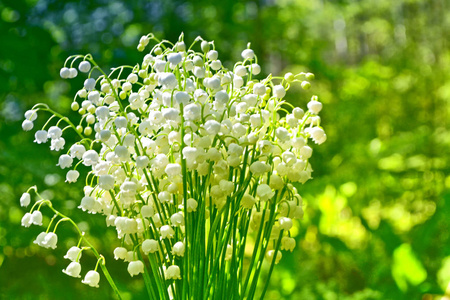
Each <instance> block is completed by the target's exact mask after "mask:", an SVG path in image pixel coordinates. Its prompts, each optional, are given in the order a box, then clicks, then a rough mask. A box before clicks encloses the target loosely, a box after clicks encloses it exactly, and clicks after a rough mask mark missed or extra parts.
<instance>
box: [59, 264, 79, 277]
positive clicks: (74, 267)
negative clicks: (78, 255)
mask: <svg viewBox="0 0 450 300" xmlns="http://www.w3.org/2000/svg"><path fill="white" fill-rule="evenodd" d="M62 271H63V273H65V274H67V275H69V276H72V277H75V278H80V277H81V276H80V273H81V265H80V263H78V262H75V261H72V262H71V263H70V264H69V265H68V266H67V268H65V269H64V270H62Z"/></svg>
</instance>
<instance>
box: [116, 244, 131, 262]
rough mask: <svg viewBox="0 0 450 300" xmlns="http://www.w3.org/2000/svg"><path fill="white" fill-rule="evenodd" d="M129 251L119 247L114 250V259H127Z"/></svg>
mask: <svg viewBox="0 0 450 300" xmlns="http://www.w3.org/2000/svg"><path fill="white" fill-rule="evenodd" d="M127 253H128V250H127V249H126V248H124V247H117V248H116V249H114V259H115V260H118V259H125V258H126V257H127Z"/></svg>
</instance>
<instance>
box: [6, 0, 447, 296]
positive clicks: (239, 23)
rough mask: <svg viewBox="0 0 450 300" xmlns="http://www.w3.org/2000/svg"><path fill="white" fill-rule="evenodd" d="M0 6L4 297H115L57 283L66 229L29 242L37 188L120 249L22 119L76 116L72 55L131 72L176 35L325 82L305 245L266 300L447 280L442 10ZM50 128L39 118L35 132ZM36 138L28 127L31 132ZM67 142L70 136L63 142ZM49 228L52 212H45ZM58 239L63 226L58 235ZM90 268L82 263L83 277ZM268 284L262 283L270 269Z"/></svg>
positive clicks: (334, 4)
mask: <svg viewBox="0 0 450 300" xmlns="http://www.w3.org/2000/svg"><path fill="white" fill-rule="evenodd" d="M213 3H214V2H211V1H204V0H196V1H195V0H192V1H175V0H172V1H164V0H159V1H143V0H131V1H126V0H122V1H107V0H93V1H62V0H39V1H36V0H14V1H12V0H2V1H0V298H1V299H109V298H111V297H112V296H111V294H112V292H111V290H110V288H109V286H108V285H107V284H106V280H105V279H104V278H103V277H102V282H103V284H101V286H100V288H99V289H92V288H89V287H87V286H84V285H83V284H82V283H81V282H80V280H75V279H73V278H70V277H69V276H66V275H64V274H63V273H62V272H61V270H62V269H63V268H65V267H66V266H67V264H68V261H67V260H64V259H63V258H62V256H63V255H64V254H65V252H66V250H67V249H68V247H69V246H71V245H73V244H74V243H76V240H73V239H71V238H68V239H62V238H61V237H62V236H63V235H65V236H68V237H74V236H75V234H74V233H73V231H72V230H71V229H70V228H69V226H65V225H62V226H61V227H59V229H58V232H61V234H59V236H60V238H61V240H60V242H59V246H58V248H57V249H56V250H55V251H50V250H46V249H41V248H39V247H37V246H35V245H34V244H33V243H32V241H33V240H34V238H35V236H36V235H37V234H38V233H39V232H40V231H41V228H37V227H36V226H35V227H31V228H29V229H25V228H23V227H21V226H20V219H21V217H22V216H23V214H24V212H25V210H24V209H22V208H20V207H19V205H18V204H19V201H18V199H19V197H20V195H21V193H22V192H24V191H25V190H26V189H27V188H28V187H29V186H31V185H34V184H36V185H37V186H38V187H39V189H40V191H41V192H43V193H44V194H45V195H46V197H48V198H51V199H53V201H54V206H55V207H57V208H59V209H61V211H63V212H67V213H68V214H70V215H72V216H73V217H74V219H75V220H76V221H77V222H80V223H81V225H80V226H81V227H82V228H84V230H86V231H88V232H90V233H91V234H92V235H93V236H96V239H94V243H96V244H97V245H98V247H99V250H100V252H102V253H104V254H108V253H110V252H111V249H112V247H115V246H117V241H116V238H115V232H114V230H112V229H108V230H105V224H104V220H103V219H102V217H101V216H96V215H94V216H92V215H90V216H87V215H86V214H84V213H82V212H80V211H79V210H78V209H77V208H76V206H77V205H78V203H79V201H80V197H81V189H82V185H81V183H80V184H75V185H73V184H72V185H70V186H69V185H67V184H64V176H65V175H64V174H65V173H64V172H62V171H61V170H60V169H59V168H58V167H56V166H55V165H56V163H57V157H58V155H57V153H50V151H49V149H48V145H47V146H44V145H37V144H35V143H32V141H33V140H34V134H33V133H32V132H23V131H22V130H21V121H22V119H23V113H24V112H25V110H27V109H29V108H30V107H31V106H32V105H33V104H35V103H37V102H45V103H48V104H49V105H50V106H52V107H53V108H55V109H56V110H58V111H60V112H62V113H64V114H69V115H70V116H74V117H76V114H74V113H73V112H71V111H70V102H71V98H72V96H73V95H74V94H75V92H76V91H77V90H78V88H79V87H80V86H81V85H82V82H83V79H82V78H81V77H82V76H79V77H80V78H77V79H73V80H71V81H67V80H65V81H63V80H61V79H60V78H59V69H60V68H61V66H62V65H63V63H64V60H65V59H66V57H67V56H68V55H71V54H85V53H92V54H93V56H94V58H95V59H96V60H97V61H98V62H99V64H100V65H101V66H103V67H105V68H109V67H112V66H117V65H120V64H132V65H133V64H135V63H137V62H139V61H140V60H141V59H142V53H139V52H137V51H136V48H135V47H136V45H137V42H138V40H139V38H140V36H141V35H142V34H145V33H148V32H153V33H155V34H156V36H158V37H159V38H166V39H169V40H172V41H175V40H176V39H177V38H178V36H179V34H180V33H181V32H182V31H183V32H184V34H185V40H186V41H187V43H190V42H192V41H193V40H194V38H195V37H196V36H198V35H202V36H203V37H204V38H205V39H208V40H214V41H215V44H216V46H217V49H218V50H219V54H220V57H219V58H220V59H221V60H222V61H223V62H224V64H225V66H228V67H229V66H231V64H232V61H236V60H238V59H240V52H241V50H242V49H244V48H245V47H246V44H247V43H248V42H251V43H252V48H253V49H254V50H255V52H256V54H257V55H258V57H259V61H260V64H261V66H262V69H263V72H262V74H264V75H267V74H269V73H274V74H280V75H283V74H284V73H285V72H288V71H291V72H293V73H296V72H301V71H310V72H313V73H315V74H316V80H315V81H314V82H313V88H312V89H311V91H308V92H304V91H302V90H301V89H300V88H299V87H295V88H293V89H292V91H291V92H290V93H288V99H289V100H290V101H291V102H292V103H294V104H295V105H298V106H302V107H305V106H306V103H307V101H308V99H309V98H310V97H311V94H312V93H314V94H317V95H319V99H321V100H322V101H323V103H324V109H323V113H321V115H322V119H323V125H324V127H325V129H326V131H327V134H328V141H327V142H326V143H325V144H323V145H322V146H320V147H315V148H314V149H315V154H314V156H313V159H312V165H313V167H314V169H315V172H314V176H315V177H316V178H315V179H314V180H313V181H311V182H307V183H306V184H305V185H304V186H301V187H300V191H301V194H302V196H303V197H304V199H305V203H306V206H305V218H304V220H303V221H302V222H301V224H300V227H299V230H298V232H296V236H295V237H296V240H297V244H298V246H297V249H296V250H295V252H294V253H292V254H291V253H287V254H284V255H283V259H282V261H281V262H280V264H279V265H278V266H277V268H276V269H275V272H274V275H273V278H272V282H271V285H270V289H269V292H268V294H267V296H266V299H312V300H314V299H329V300H332V299H352V300H356V299H358V300H362V299H440V298H441V297H442V296H443V295H444V293H445V289H446V287H447V285H448V284H449V282H450V230H449V229H450V204H449V200H450V172H449V171H450V164H449V153H450V150H449V149H450V147H449V146H450V132H449V129H450V126H449V111H450V48H449V46H450V43H449V37H450V3H449V2H448V1H446V0H396V1H392V0H364V1H356V0H335V1H325V0H310V1H306V0H305V1H300V0H296V1H295V0H292V1H289V0H256V1H230V0H222V1H219V2H217V3H219V4H213ZM44 122H45V120H44V118H43V117H42V115H41V117H40V118H38V121H37V122H35V130H36V128H38V127H39V126H42V125H43V123H44ZM33 132H34V131H33ZM66 137H67V143H66V145H70V141H71V139H74V138H75V137H73V136H70V135H66ZM47 217H51V215H50V213H49V212H47ZM59 230H61V231H59ZM107 261H108V266H109V268H110V269H111V272H112V273H113V274H114V275H113V276H114V278H115V279H116V280H117V282H118V285H119V288H120V289H121V290H124V291H125V290H127V291H128V293H127V294H125V296H126V297H125V298H127V299H142V298H144V297H145V291H144V289H143V287H144V286H143V282H142V278H137V279H136V278H133V279H131V278H130V276H129V275H128V273H127V272H126V265H125V264H123V263H122V262H116V261H114V260H113V259H112V258H111V255H107ZM94 265H95V260H94V259H93V258H92V257H91V256H89V255H86V257H83V268H85V269H84V270H85V271H86V270H87V269H88V268H93V267H94ZM263 276H265V275H264V274H263Z"/></svg>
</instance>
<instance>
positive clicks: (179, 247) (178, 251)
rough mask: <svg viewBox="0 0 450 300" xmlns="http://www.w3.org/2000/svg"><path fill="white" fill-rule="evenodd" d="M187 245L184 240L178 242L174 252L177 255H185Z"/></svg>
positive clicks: (174, 246)
mask: <svg viewBox="0 0 450 300" xmlns="http://www.w3.org/2000/svg"><path fill="white" fill-rule="evenodd" d="M184 251H185V246H184V243H183V242H176V243H175V245H173V248H172V254H173V255H176V256H181V257H182V256H184Z"/></svg>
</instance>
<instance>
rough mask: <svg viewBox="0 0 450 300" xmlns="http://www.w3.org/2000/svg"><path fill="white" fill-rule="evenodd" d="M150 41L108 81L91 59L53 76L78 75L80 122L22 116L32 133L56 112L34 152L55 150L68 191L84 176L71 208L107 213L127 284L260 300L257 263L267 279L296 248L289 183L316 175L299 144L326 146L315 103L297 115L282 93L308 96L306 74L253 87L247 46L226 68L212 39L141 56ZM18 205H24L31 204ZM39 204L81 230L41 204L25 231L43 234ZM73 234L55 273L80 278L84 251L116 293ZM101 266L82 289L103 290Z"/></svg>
mask: <svg viewBox="0 0 450 300" xmlns="http://www.w3.org/2000/svg"><path fill="white" fill-rule="evenodd" d="M150 41H155V42H156V45H155V46H154V47H153V48H152V49H151V50H150V51H149V53H147V54H146V55H145V56H144V58H143V61H142V63H140V64H137V65H135V66H121V67H118V68H114V69H112V71H111V72H110V73H109V74H107V73H106V72H105V71H104V70H102V69H101V68H100V67H99V66H98V65H97V63H96V62H95V61H94V59H93V58H92V56H91V55H89V54H88V55H85V56H82V55H74V56H70V57H69V58H68V59H67V61H66V63H65V66H64V67H63V68H62V69H61V72H60V75H61V77H62V78H73V77H75V76H77V75H78V71H77V69H76V68H75V67H76V66H78V70H79V71H80V72H82V73H86V74H87V79H86V80H85V82H84V87H83V88H81V89H80V90H79V91H78V93H77V94H76V96H75V98H74V101H73V103H72V109H73V110H77V111H78V112H79V113H80V114H81V119H80V120H79V122H78V125H75V124H76V123H75V122H72V121H71V120H69V119H68V118H66V117H64V116H62V115H60V114H59V113H56V112H55V111H53V110H52V109H50V108H49V107H48V106H47V105H45V104H37V105H36V106H34V107H33V108H32V109H31V110H29V111H27V112H26V114H25V121H24V122H23V129H24V130H31V129H32V128H33V121H34V120H35V119H36V118H37V115H38V113H39V114H41V112H49V113H50V114H51V116H50V117H49V119H48V122H47V123H46V124H45V125H44V127H43V128H42V129H40V130H38V131H37V132H36V135H35V138H36V140H35V142H37V143H39V144H41V143H46V142H48V140H50V144H51V146H50V148H51V150H55V151H62V152H63V154H62V155H61V156H60V158H59V161H58V166H59V167H61V168H62V169H65V168H67V169H69V171H68V172H67V177H66V179H67V180H66V181H67V182H69V183H72V182H76V181H77V180H78V179H79V177H80V173H79V172H78V171H77V170H76V168H77V166H78V165H79V164H84V165H85V166H88V167H90V168H91V171H89V173H88V174H87V175H86V177H85V178H86V186H85V188H84V197H82V199H81V200H80V206H79V207H80V208H81V209H82V210H84V211H86V212H87V213H91V214H102V215H104V216H105V219H106V224H107V225H108V226H111V227H114V228H115V230H116V231H117V237H118V241H117V247H116V248H115V249H114V250H113V249H111V251H113V252H114V256H115V258H116V259H120V260H124V261H125V262H126V263H127V270H128V272H129V273H130V275H131V276H140V274H142V276H143V277H144V280H145V285H146V288H147V290H148V293H149V297H150V299H225V298H229V299H253V298H254V297H264V294H265V291H266V289H267V282H264V283H260V285H258V279H259V277H260V273H261V269H262V266H263V261H264V260H266V261H267V263H268V264H269V266H270V267H269V277H270V274H271V273H272V270H273V267H274V264H276V263H278V261H279V260H280V259H281V251H292V250H293V249H294V247H295V240H294V239H293V238H291V237H290V230H291V228H292V226H293V224H294V222H293V219H299V218H301V217H302V215H303V209H302V197H301V196H300V195H299V193H298V191H297V188H296V187H295V186H294V185H295V184H303V183H305V182H306V181H307V180H309V179H310V178H311V172H312V168H311V165H310V163H309V158H310V157H311V155H312V148H311V147H310V146H308V144H310V143H311V142H310V140H312V141H313V142H315V143H317V144H321V143H323V142H324V141H325V140H326V135H325V132H324V130H323V129H322V127H321V126H320V117H319V116H318V113H319V112H320V110H321V109H322V104H321V103H320V102H319V101H318V98H317V96H313V97H312V99H311V101H310V102H309V103H308V105H307V107H308V110H307V111H306V112H305V111H304V110H302V109H301V108H299V107H293V106H292V105H291V104H289V103H288V102H286V100H284V97H285V95H286V92H287V91H288V90H289V88H290V85H291V84H293V83H296V82H298V83H299V84H300V85H301V87H302V88H304V89H309V88H310V86H311V84H310V81H311V80H312V79H314V75H313V74H311V73H300V74H297V75H294V74H292V73H288V74H286V75H285V76H284V77H275V76H272V75H269V76H268V77H267V78H264V79H262V80H257V79H255V76H256V75H258V74H259V73H260V71H261V68H260V66H259V65H258V61H257V57H256V56H255V54H254V52H253V50H251V49H250V48H248V49H245V50H244V51H243V52H242V57H243V61H240V62H238V63H236V64H235V65H234V67H233V69H232V70H228V69H226V68H225V67H224V66H223V65H222V63H221V61H220V60H219V54H218V52H217V51H216V50H215V45H214V43H213V42H207V41H205V40H203V39H202V38H200V37H198V38H197V39H196V40H195V41H194V43H193V44H192V45H191V46H190V47H189V48H187V47H186V45H185V43H184V41H183V35H181V36H180V38H179V40H178V42H176V43H175V44H172V43H171V42H169V41H159V40H157V39H156V38H155V37H154V36H153V35H152V34H149V35H146V36H143V37H142V38H141V40H140V42H139V46H138V50H139V51H144V50H145V49H146V48H147V46H148V44H149V42H150ZM197 44H200V49H201V51H199V52H197V51H194V50H193V49H194V48H196V47H197ZM64 126H65V127H64ZM68 129H73V130H75V131H76V133H77V135H78V136H79V141H78V142H76V143H75V144H73V145H71V146H70V147H68V146H66V145H65V140H64V137H63V136H62V134H63V132H64V131H65V130H68ZM33 189H34V190H36V189H35V188H33ZM20 202H21V204H22V205H23V206H27V205H28V204H29V203H30V195H29V194H28V193H25V194H24V195H23V196H22V198H21V200H20ZM43 206H47V207H48V208H49V209H50V210H51V211H53V213H55V214H56V215H55V217H54V220H59V221H58V223H57V224H59V222H61V221H69V222H70V223H72V224H73V225H74V226H75V227H76V224H75V222H74V221H72V220H71V219H70V218H68V217H66V216H64V215H62V214H61V213H60V212H58V211H56V210H55V209H54V208H53V206H52V204H51V202H50V201H49V200H45V199H42V198H39V199H38V201H37V202H36V204H35V205H34V206H33V208H32V209H31V210H30V212H28V213H27V214H25V216H24V218H23V220H22V224H23V225H24V226H30V225H31V224H37V225H41V223H42V214H41V210H43V208H44V207H43ZM51 226H52V225H51V224H50V225H49V229H50V228H51ZM55 227H56V226H55ZM77 230H78V232H79V234H80V244H79V245H78V246H77V247H72V248H71V249H69V252H68V253H67V255H66V256H67V257H68V258H70V259H71V260H72V263H71V264H70V265H69V266H68V267H67V268H66V269H65V270H63V272H64V273H66V274H68V275H70V276H73V277H80V276H81V275H80V274H81V265H80V257H81V253H82V251H84V250H92V251H93V252H94V254H95V255H96V256H97V258H98V259H99V264H100V266H101V269H102V271H103V272H104V273H105V275H106V277H107V278H108V281H109V283H110V284H111V286H112V287H113V289H114V290H115V291H116V293H117V294H118V295H119V292H118V290H117V288H116V287H115V285H114V282H113V281H112V279H111V276H109V274H108V272H107V269H106V267H105V264H104V258H103V256H100V255H99V254H98V252H97V251H96V250H95V249H94V248H93V247H92V245H91V244H90V243H89V242H88V241H87V239H86V238H85V237H84V234H83V233H82V232H81V231H80V230H79V229H78V227H77ZM48 231H49V230H47V232H44V233H43V234H42V236H41V235H39V236H38V238H37V243H38V244H39V245H42V246H44V247H47V248H48V247H50V248H54V247H56V242H57V236H56V233H55V231H56V228H55V229H54V230H53V232H51V233H48ZM49 235H50V236H49ZM80 247H82V248H80ZM96 269H97V267H96ZM96 269H95V270H91V271H89V272H88V273H87V274H86V275H85V277H84V280H83V283H86V284H88V285H90V286H94V287H95V286H98V282H99V276H98V273H97V271H96ZM257 287H260V292H258V295H256V293H257ZM119 297H120V295H119Z"/></svg>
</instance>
